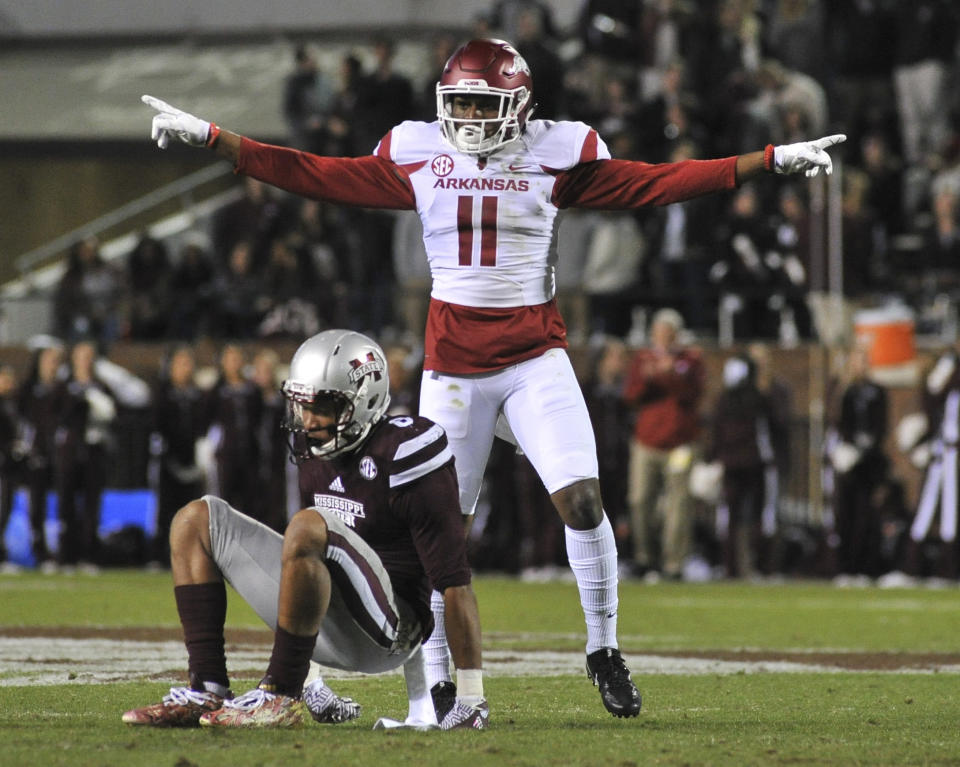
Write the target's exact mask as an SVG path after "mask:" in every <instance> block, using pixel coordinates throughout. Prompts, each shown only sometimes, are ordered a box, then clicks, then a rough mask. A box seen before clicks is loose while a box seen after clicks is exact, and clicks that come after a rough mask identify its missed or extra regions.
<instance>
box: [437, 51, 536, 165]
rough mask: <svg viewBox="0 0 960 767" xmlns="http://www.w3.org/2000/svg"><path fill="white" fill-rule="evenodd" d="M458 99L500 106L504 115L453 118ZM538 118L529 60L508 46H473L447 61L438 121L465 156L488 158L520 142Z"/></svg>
mask: <svg viewBox="0 0 960 767" xmlns="http://www.w3.org/2000/svg"><path fill="white" fill-rule="evenodd" d="M456 96H467V97H469V96H473V97H476V96H487V97H493V98H498V99H499V100H500V109H499V111H498V115H497V116H496V117H494V118H488V119H484V120H472V119H471V120H466V119H463V118H457V117H455V116H454V114H453V100H454V98H455V97H456ZM532 112H533V78H532V77H531V74H530V67H528V66H527V63H526V61H525V60H524V58H523V57H522V56H521V55H520V54H519V53H518V52H517V50H516V49H515V48H514V47H513V46H512V45H510V44H509V43H507V42H505V41H503V40H495V39H479V40H470V41H469V42H467V43H464V44H463V45H461V46H460V47H459V48H457V50H455V51H454V52H453V54H452V55H451V56H450V58H449V59H448V60H447V63H446V65H445V66H444V68H443V72H442V74H441V76H440V80H439V82H438V83H437V119H438V121H439V122H440V130H441V133H442V134H443V137H444V139H445V140H446V141H447V142H448V143H449V144H450V145H451V146H453V147H454V148H455V149H456V150H457V151H459V152H462V153H464V154H475V155H481V156H486V155H489V154H491V153H493V152H495V151H497V150H498V149H500V148H501V147H502V146H504V145H506V144H508V143H510V142H511V141H515V140H516V139H518V138H520V136H521V135H522V134H523V131H524V130H525V128H526V124H527V120H528V119H529V117H530V115H531V113H532Z"/></svg>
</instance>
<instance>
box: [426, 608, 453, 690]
mask: <svg viewBox="0 0 960 767" xmlns="http://www.w3.org/2000/svg"><path fill="white" fill-rule="evenodd" d="M430 609H431V610H432V611H433V623H434V626H433V633H432V634H431V635H430V638H429V639H428V640H427V641H426V642H424V644H423V660H424V666H425V667H426V670H427V688H428V689H429V688H432V687H433V686H434V685H435V684H436V683H437V682H451V681H453V680H452V678H451V676H450V648H449V647H448V646H447V631H446V626H445V622H444V619H443V594H441V593H440V592H439V591H434V592H433V593H432V594H431V595H430Z"/></svg>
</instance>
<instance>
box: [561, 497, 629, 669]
mask: <svg viewBox="0 0 960 767" xmlns="http://www.w3.org/2000/svg"><path fill="white" fill-rule="evenodd" d="M565 533H566V542H567V559H568V560H569V561H570V568H571V569H572V570H573V574H574V576H575V577H576V579H577V587H578V588H579V589H580V604H581V605H582V606H583V616H584V618H585V619H586V622H587V654H588V655H589V654H590V653H592V652H595V651H596V650H599V649H600V648H602V647H617V605H618V603H619V600H618V597H617V582H618V578H617V544H616V541H615V540H614V537H613V527H612V526H611V525H610V520H609V519H607V515H606V514H604V515H603V522H601V523H600V524H599V525H598V526H597V527H595V528H594V529H593V530H574V529H572V528H570V527H567V528H566V530H565Z"/></svg>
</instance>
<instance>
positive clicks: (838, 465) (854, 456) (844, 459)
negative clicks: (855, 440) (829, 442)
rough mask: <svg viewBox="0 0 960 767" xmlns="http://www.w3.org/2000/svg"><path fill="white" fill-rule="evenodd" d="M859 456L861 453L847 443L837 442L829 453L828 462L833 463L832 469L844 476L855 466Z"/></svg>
mask: <svg viewBox="0 0 960 767" xmlns="http://www.w3.org/2000/svg"><path fill="white" fill-rule="evenodd" d="M861 455H862V454H861V452H860V451H859V450H858V449H857V448H856V447H854V446H853V445H851V444H850V443H849V442H838V443H837V445H836V446H835V447H834V448H833V451H832V452H831V453H830V460H831V461H832V462H833V468H834V469H836V470H837V471H838V472H840V473H841V474H846V473H847V472H848V471H850V469H852V468H853V467H854V466H856V465H857V463H858V462H859V461H860V458H861Z"/></svg>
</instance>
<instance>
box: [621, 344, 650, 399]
mask: <svg viewBox="0 0 960 767" xmlns="http://www.w3.org/2000/svg"><path fill="white" fill-rule="evenodd" d="M645 365H646V355H645V354H644V352H643V351H642V350H641V351H638V352H637V353H635V354H634V355H633V360H631V362H630V369H629V371H628V372H627V380H626V383H625V384H624V387H623V399H624V401H625V402H626V403H627V404H628V405H638V404H640V403H641V402H642V401H643V400H644V398H645V396H646V394H647V388H648V387H647V380H648V379H647V374H646V370H645V369H644V368H645Z"/></svg>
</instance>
